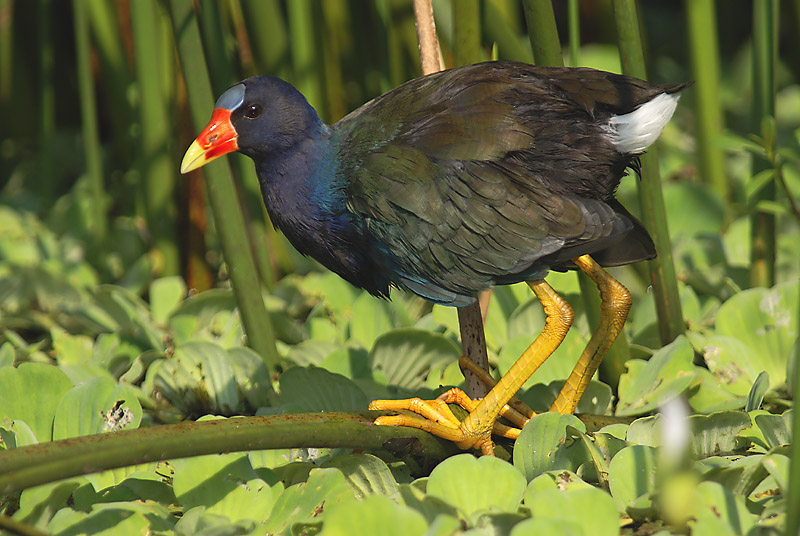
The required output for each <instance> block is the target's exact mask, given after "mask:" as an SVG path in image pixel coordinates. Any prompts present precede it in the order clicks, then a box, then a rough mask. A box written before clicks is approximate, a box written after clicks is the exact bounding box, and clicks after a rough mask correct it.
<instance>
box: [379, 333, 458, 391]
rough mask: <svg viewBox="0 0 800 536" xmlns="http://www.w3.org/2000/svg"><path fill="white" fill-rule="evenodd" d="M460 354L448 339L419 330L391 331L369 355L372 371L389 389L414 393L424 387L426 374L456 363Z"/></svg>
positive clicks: (381, 337)
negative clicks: (393, 387) (382, 377)
mask: <svg viewBox="0 0 800 536" xmlns="http://www.w3.org/2000/svg"><path fill="white" fill-rule="evenodd" d="M460 355H461V350H460V349H459V348H458V347H457V346H456V345H455V344H454V343H453V342H452V341H451V340H450V339H448V338H446V337H444V336H443V335H439V334H436V333H429V332H426V331H422V330H419V329H411V328H404V329H395V330H392V331H390V332H389V333H385V334H384V335H381V336H380V337H379V338H378V340H376V341H375V345H374V346H373V347H372V351H371V352H370V356H369V358H370V363H371V366H372V370H373V371H380V372H382V373H383V375H384V376H385V377H386V381H387V382H388V383H389V385H395V386H398V387H403V388H405V389H409V390H415V389H419V388H421V387H423V386H424V385H425V378H426V376H427V375H428V372H429V371H430V370H431V369H432V368H434V367H437V366H446V365H447V364H449V363H451V362H453V361H456V360H458V358H459V356H460Z"/></svg>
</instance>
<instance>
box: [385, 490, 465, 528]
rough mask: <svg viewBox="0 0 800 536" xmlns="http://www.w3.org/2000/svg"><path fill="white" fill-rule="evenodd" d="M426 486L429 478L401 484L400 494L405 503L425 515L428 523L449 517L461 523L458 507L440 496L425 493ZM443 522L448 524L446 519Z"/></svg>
mask: <svg viewBox="0 0 800 536" xmlns="http://www.w3.org/2000/svg"><path fill="white" fill-rule="evenodd" d="M426 486H427V479H417V480H415V481H414V482H413V483H411V484H400V496H401V498H402V499H403V503H405V505H406V506H408V507H409V508H413V509H414V510H416V511H417V512H419V513H421V514H422V515H423V516H425V519H426V520H427V521H428V523H431V524H436V520H437V519H439V518H447V519H455V520H456V522H457V523H458V524H459V525H460V523H461V522H460V521H459V520H458V510H457V509H456V507H455V506H453V505H452V504H450V503H448V502H445V501H443V500H442V499H440V498H439V497H434V496H433V495H429V494H427V493H425V491H424V490H423V489H422V488H423V487H426ZM441 523H442V524H444V525H446V524H448V522H445V521H442V522H441Z"/></svg>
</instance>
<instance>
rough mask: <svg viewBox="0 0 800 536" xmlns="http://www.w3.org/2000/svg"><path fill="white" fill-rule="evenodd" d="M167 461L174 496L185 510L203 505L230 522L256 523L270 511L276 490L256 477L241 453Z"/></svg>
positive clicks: (245, 457)
mask: <svg viewBox="0 0 800 536" xmlns="http://www.w3.org/2000/svg"><path fill="white" fill-rule="evenodd" d="M171 464H172V465H173V467H174V468H175V474H174V476H173V481H172V487H173V489H174V491H175V496H176V497H177V499H178V502H179V503H180V504H182V505H183V506H184V507H186V509H187V510H188V509H189V508H193V507H195V506H204V507H205V508H206V511H207V512H209V513H212V514H217V515H222V516H225V517H227V518H228V519H229V520H231V521H234V522H235V521H240V520H253V521H256V522H259V523H261V522H263V521H265V520H266V519H267V518H268V517H269V515H270V513H271V512H272V506H273V504H274V503H275V499H276V497H277V493H276V490H273V487H272V486H271V485H270V484H269V483H267V482H265V481H264V480H263V479H262V478H261V477H259V473H256V472H255V471H254V470H253V468H252V467H251V466H250V462H249V461H248V459H247V455H245V454H221V455H212V456H198V457H195V458H187V459H182V460H174V461H172V462H171ZM260 471H267V470H266V469H262V470H260ZM275 480H276V481H277V478H275ZM278 487H282V485H281V484H278Z"/></svg>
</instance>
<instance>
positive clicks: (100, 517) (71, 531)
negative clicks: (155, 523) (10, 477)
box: [47, 508, 171, 536]
mask: <svg viewBox="0 0 800 536" xmlns="http://www.w3.org/2000/svg"><path fill="white" fill-rule="evenodd" d="M150 528H151V527H150V520H149V519H148V518H147V516H145V515H144V514H141V513H135V512H131V511H130V510H128V509H125V508H114V509H111V508H101V509H96V510H95V509H93V511H91V512H89V513H86V512H76V511H74V510H72V509H69V508H64V509H61V510H59V511H58V512H56V515H55V516H53V519H52V521H51V522H50V523H49V524H48V526H47V529H48V530H49V531H50V532H51V533H52V534H61V535H64V536H79V535H81V534H109V535H110V534H114V535H119V536H138V535H140V534H146V533H148V532H150ZM170 528H171V527H170Z"/></svg>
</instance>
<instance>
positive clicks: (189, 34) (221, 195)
mask: <svg viewBox="0 0 800 536" xmlns="http://www.w3.org/2000/svg"><path fill="white" fill-rule="evenodd" d="M169 6H170V12H171V14H172V24H173V27H174V31H175V41H176V43H177V45H178V55H179V58H180V63H181V70H182V72H183V77H184V80H185V81H186V91H187V98H188V101H189V110H190V112H191V115H192V123H193V125H194V129H195V131H196V132H200V130H201V129H202V128H203V127H204V126H205V124H206V123H207V121H208V118H209V116H210V113H211V108H212V105H213V103H214V98H213V96H212V91H211V81H210V79H209V76H208V69H207V67H206V60H205V56H204V55H203V48H202V43H201V40H200V30H199V28H198V24H197V18H196V16H195V13H194V11H193V9H192V2H191V0H170V3H169ZM203 169H204V173H205V177H206V184H207V187H208V199H209V202H210V204H211V209H212V212H213V213H214V221H215V222H216V227H217V232H218V233H219V236H220V242H221V243H222V253H223V255H224V256H225V261H226V262H227V264H228V267H229V273H230V277H231V282H232V283H233V290H234V293H235V295H236V301H237V303H238V306H239V310H240V311H241V314H242V323H243V325H244V330H245V333H246V334H247V344H248V346H250V347H251V348H253V350H255V351H256V352H257V353H258V354H260V355H261V358H262V359H263V360H264V363H265V364H266V366H267V368H268V370H269V371H270V374H273V373H275V370H276V367H277V364H278V360H279V357H278V351H277V349H276V348H275V335H274V332H273V329H272V324H271V322H270V319H269V316H268V315H267V310H266V308H265V307H264V300H263V299H262V297H261V292H260V288H261V287H260V284H259V281H258V275H257V272H256V266H255V261H254V258H253V252H252V250H251V248H250V244H249V242H248V240H247V228H246V224H245V217H244V215H243V214H242V209H241V207H240V205H239V200H238V198H237V195H236V186H235V184H234V182H233V179H232V177H231V171H230V164H229V163H228V159H220V160H219V161H217V162H212V163H211V164H209V165H208V166H206V167H205V168H203ZM270 392H271V390H270ZM271 396H274V393H272V394H271Z"/></svg>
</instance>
